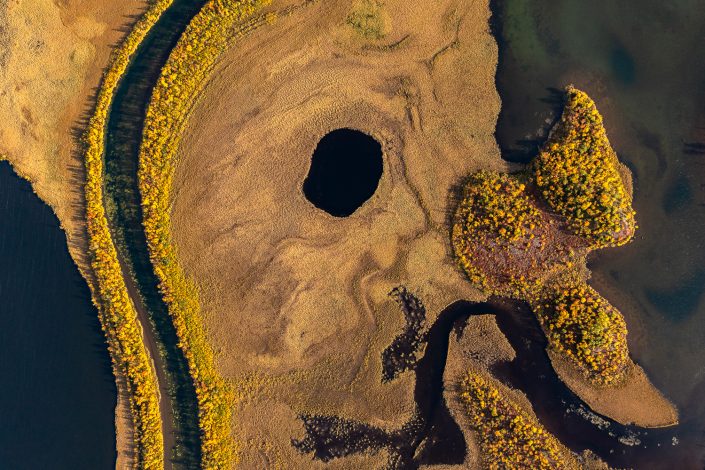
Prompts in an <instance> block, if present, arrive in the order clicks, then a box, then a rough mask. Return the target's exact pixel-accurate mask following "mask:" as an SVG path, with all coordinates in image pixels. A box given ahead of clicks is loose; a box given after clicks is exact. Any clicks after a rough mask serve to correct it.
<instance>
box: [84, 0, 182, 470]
mask: <svg viewBox="0 0 705 470" xmlns="http://www.w3.org/2000/svg"><path fill="white" fill-rule="evenodd" d="M171 3H172V0H156V1H155V2H154V3H152V4H151V5H150V7H149V8H148V10H147V11H146V12H145V13H144V14H143V15H142V17H141V18H140V19H139V20H138V21H137V23H136V24H135V26H134V27H133V28H132V30H131V31H130V33H129V34H128V35H127V37H126V38H125V40H124V41H123V42H122V44H120V46H118V47H117V48H116V49H115V50H114V51H113V53H112V56H111V58H110V63H109V66H108V68H107V70H106V72H105V73H104V75H103V79H102V83H101V86H100V89H99V91H98V97H97V100H96V106H95V110H94V112H93V115H92V116H91V118H90V120H89V122H88V127H87V129H86V133H85V135H84V137H83V142H84V145H85V166H86V186H85V196H86V222H87V227H88V241H89V253H90V260H91V267H92V269H93V272H94V274H95V277H96V282H97V286H95V288H94V292H93V295H94V301H95V303H96V305H97V307H98V310H99V312H100V321H101V325H102V328H103V331H104V332H105V335H106V338H107V341H108V348H109V350H110V356H111V358H112V361H113V365H114V368H115V371H116V374H119V375H120V376H121V377H123V378H124V379H125V381H126V383H127V388H128V394H129V403H130V410H131V416H132V420H133V426H134V433H135V446H136V456H137V459H136V465H137V466H138V468H144V469H161V468H163V466H164V441H163V436H162V425H161V423H162V422H161V416H160V413H159V392H158V386H157V379H156V376H155V373H154V370H153V369H152V366H151V362H150V358H149V356H148V354H147V350H146V349H145V346H144V343H143V338H142V328H141V326H140V324H139V321H138V319H137V313H136V311H135V308H134V305H133V304H132V302H131V300H130V296H129V293H128V291H127V287H126V285H125V280H124V278H123V273H122V269H121V267H120V262H119V261H118V254H117V250H116V248H115V244H114V243H113V240H112V237H111V235H110V229H109V226H108V219H107V218H106V215H105V207H104V205H103V185H104V159H103V157H104V153H105V132H106V124H107V119H108V113H109V111H110V106H111V105H112V102H113V96H114V93H115V90H116V88H117V85H118V83H119V81H120V79H121V77H122V76H123V74H124V73H125V70H126V69H127V67H128V65H129V63H130V60H131V58H132V56H133V54H134V53H135V51H136V50H137V48H138V46H139V45H140V43H141V42H142V41H143V39H144V38H145V36H146V35H147V33H148V32H149V30H150V29H151V28H152V26H153V25H154V24H155V23H156V22H157V20H158V19H159V17H160V16H161V14H162V13H163V12H164V11H165V10H166V9H167V8H168V7H169V6H170V5H171Z"/></svg>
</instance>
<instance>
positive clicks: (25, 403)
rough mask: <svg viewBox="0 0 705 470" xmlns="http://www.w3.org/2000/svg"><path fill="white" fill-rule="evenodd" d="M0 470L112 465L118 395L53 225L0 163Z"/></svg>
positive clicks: (91, 311) (78, 280) (84, 292)
mask: <svg viewBox="0 0 705 470" xmlns="http://www.w3.org/2000/svg"><path fill="white" fill-rule="evenodd" d="M0 377H1V378H2V382H1V386H0V468H3V469H5V468H7V469H13V470H18V469H37V470H43V469H49V468H50V469H66V470H75V469H109V468H115V459H116V451H115V424H114V422H115V404H116V396H117V391H116V389H115V381H114V378H113V375H112V370H111V367H110V358H109V356H108V350H107V346H106V344H105V339H104V336H103V333H102V331H101V329H100V324H99V322H98V312H97V311H96V309H95V308H94V307H93V305H92V304H91V301H90V293H89V291H88V286H86V284H85V281H84V280H83V278H82V277H81V276H80V274H79V272H78V269H77V268H76V266H75V265H74V263H73V260H72V259H71V258H70V256H69V253H68V249H67V247H66V237H65V235H64V233H63V232H62V231H61V229H60V228H59V221H58V220H57V218H56V217H55V216H54V214H53V213H52V211H51V210H50V209H49V207H48V206H46V205H45V204H43V203H42V202H41V201H40V199H39V198H38V197H37V196H36V195H35V194H33V193H32V190H31V187H30V185H29V183H27V182H26V181H24V180H22V179H21V178H19V177H18V176H17V175H15V174H14V173H13V172H12V170H11V168H10V166H9V164H8V163H7V162H0Z"/></svg>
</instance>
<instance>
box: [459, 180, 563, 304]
mask: <svg viewBox="0 0 705 470" xmlns="http://www.w3.org/2000/svg"><path fill="white" fill-rule="evenodd" d="M523 179H524V176H523V175H507V174H502V173H498V172H495V171H479V172H477V173H474V174H473V175H471V176H470V177H469V178H468V181H467V182H466V184H465V187H464V192H463V198H462V200H461V201H460V203H459V205H458V207H457V209H456V212H455V217H454V224H453V231H452V244H453V248H454V251H455V255H456V258H457V260H458V262H459V264H460V266H461V267H462V268H463V270H464V271H465V272H466V273H467V275H468V277H469V278H470V280H471V281H472V282H473V283H475V284H477V285H479V286H481V287H482V288H483V290H485V291H488V292H491V293H493V294H497V295H510V296H513V297H520V296H522V295H525V294H526V293H527V292H531V291H533V290H535V289H537V288H538V286H539V283H540V281H539V280H538V278H537V277H536V276H534V274H537V273H539V272H540V271H541V269H543V268H547V265H549V264H552V261H549V260H548V259H547V258H548V256H550V255H551V253H549V252H546V251H545V248H546V247H547V244H548V242H547V239H546V234H547V226H546V225H547V224H546V220H547V219H546V218H545V217H544V216H543V215H542V213H541V211H540V210H539V209H538V207H537V205H536V201H535V200H534V199H533V198H532V197H531V196H530V194H529V188H527V184H526V183H525V182H524V181H523Z"/></svg>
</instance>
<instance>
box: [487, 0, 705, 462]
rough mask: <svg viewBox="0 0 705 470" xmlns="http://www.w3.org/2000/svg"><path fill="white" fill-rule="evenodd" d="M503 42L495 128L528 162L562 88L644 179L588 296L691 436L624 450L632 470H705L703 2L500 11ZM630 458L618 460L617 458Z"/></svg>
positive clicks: (664, 434) (536, 4)
mask: <svg viewBox="0 0 705 470" xmlns="http://www.w3.org/2000/svg"><path fill="white" fill-rule="evenodd" d="M493 8H494V11H495V15H494V18H493V26H494V27H495V29H496V33H497V35H498V41H499V44H500V54H499V68H498V73H497V86H498V89H499V93H500V97H501V99H502V112H501V114H500V119H499V123H498V129H497V138H498V142H499V144H500V146H501V148H502V151H503V154H504V156H505V158H507V159H510V160H514V161H528V160H530V159H531V158H532V157H533V156H534V155H535V153H536V149H537V145H538V144H540V142H541V141H542V139H544V138H545V136H546V132H547V130H548V128H549V127H550V124H551V123H552V122H553V120H554V119H555V118H556V117H557V111H559V110H560V106H559V101H558V100H556V97H557V95H556V93H555V89H562V88H563V87H564V86H566V85H567V84H570V83H572V84H574V85H575V86H577V87H578V88H581V89H583V90H585V91H586V92H588V94H590V95H591V96H592V97H593V98H594V99H595V101H596V102H597V106H598V109H600V111H601V112H602V114H603V115H604V118H605V124H606V127H607V132H608V135H609V137H610V140H611V142H612V145H613V147H614V148H615V150H616V151H617V153H618V155H619V157H620V159H621V160H622V161H623V162H624V163H625V164H627V166H629V168H630V169H631V170H632V172H633V174H634V183H635V195H634V206H635V208H636V210H637V219H638V223H639V230H638V231H637V235H636V238H635V240H634V242H632V243H631V244H629V245H627V246H625V247H622V248H618V249H610V250H603V251H601V252H599V253H598V254H596V255H593V256H592V257H591V258H590V266H591V268H592V269H593V271H594V275H593V279H592V281H591V283H592V285H593V286H594V287H596V288H597V289H598V290H599V291H600V292H601V293H602V294H603V295H605V296H606V297H607V298H608V299H609V300H610V301H611V302H612V303H613V304H615V305H616V306H617V307H618V308H620V309H621V310H622V312H623V313H624V315H625V317H626V319H627V324H628V326H629V331H630V333H629V345H630V349H631V352H632V356H633V358H634V359H635V360H636V361H637V362H638V363H640V364H641V365H642V366H643V367H644V368H645V369H646V371H647V373H648V374H649V376H650V378H651V379H652V381H653V383H654V384H655V385H656V386H657V387H658V388H659V389H661V390H662V391H663V392H664V393H665V394H666V395H667V396H668V397H669V398H670V399H671V400H672V401H673V402H674V403H675V404H676V405H677V406H678V408H679V411H680V414H681V424H680V425H679V426H677V427H674V428H670V429H668V430H658V431H645V433H644V434H643V435H641V444H640V445H637V446H623V445H621V444H620V443H617V444H616V445H615V446H614V449H612V452H611V454H610V456H611V457H610V459H611V461H612V462H615V464H619V465H623V466H633V467H635V468H646V469H660V468H679V469H702V468H703V467H704V466H705V297H704V296H703V293H704V292H705V241H704V240H705V3H703V2H701V1H695V0H678V1H673V2H658V1H653V0H642V1H640V2H613V1H607V0H594V1H590V2H586V1H581V0H564V1H561V2H556V1H551V0H533V1H528V0H506V1H501V2H500V1H495V2H493ZM620 456H621V457H620Z"/></svg>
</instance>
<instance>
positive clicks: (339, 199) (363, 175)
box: [303, 129, 382, 217]
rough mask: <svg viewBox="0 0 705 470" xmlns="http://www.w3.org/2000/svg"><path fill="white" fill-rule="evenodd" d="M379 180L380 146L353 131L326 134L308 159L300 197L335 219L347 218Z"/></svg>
mask: <svg viewBox="0 0 705 470" xmlns="http://www.w3.org/2000/svg"><path fill="white" fill-rule="evenodd" d="M381 177H382V146H381V145H380V143H379V142H377V141H376V140H375V139H373V138H372V137H370V136H369V135H367V134H365V133H363V132H360V131H356V130H353V129H337V130H334V131H333V132H330V133H329V134H326V135H325V136H324V137H323V138H322V139H321V141H320V142H319V143H318V146H317V147H316V150H315V151H314V153H313V157H312V158H311V168H310V170H309V173H308V176H307V177H306V180H304V187H303V191H304V195H305V196H306V199H308V200H309V201H311V202H312V203H313V205H315V206H316V207H318V208H319V209H322V210H324V211H326V212H328V213H329V214H331V215H334V216H336V217H347V216H349V215H350V214H352V213H353V212H355V210H357V208H359V207H360V206H361V205H362V204H363V203H364V202H365V201H367V200H368V199H369V198H370V197H372V195H373V194H374V193H375V191H376V190H377V185H378V184H379V179H380V178H381Z"/></svg>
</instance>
